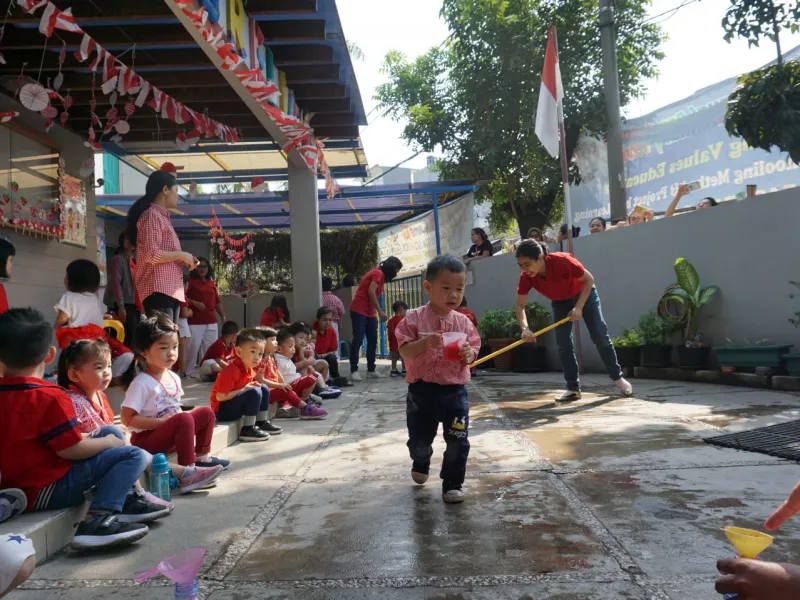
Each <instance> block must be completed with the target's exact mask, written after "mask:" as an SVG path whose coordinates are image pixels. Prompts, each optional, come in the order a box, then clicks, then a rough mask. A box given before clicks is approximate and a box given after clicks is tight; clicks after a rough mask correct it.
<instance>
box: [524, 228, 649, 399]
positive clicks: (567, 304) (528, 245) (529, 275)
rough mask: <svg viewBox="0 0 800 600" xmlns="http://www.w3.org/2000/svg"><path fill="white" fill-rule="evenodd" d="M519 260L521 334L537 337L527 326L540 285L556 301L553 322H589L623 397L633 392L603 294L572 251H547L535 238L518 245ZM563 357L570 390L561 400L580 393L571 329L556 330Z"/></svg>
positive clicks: (590, 330) (540, 289)
mask: <svg viewBox="0 0 800 600" xmlns="http://www.w3.org/2000/svg"><path fill="white" fill-rule="evenodd" d="M516 256H517V264H519V268H520V269H521V270H522V274H521V275H520V277H519V284H518V286H517V321H518V322H519V326H520V329H522V337H523V338H525V339H528V340H529V341H531V342H535V341H536V338H535V337H533V333H532V332H531V330H530V329H529V328H528V318H527V316H526V315H525V305H526V304H527V302H528V293H529V292H530V291H531V290H533V289H535V290H536V291H537V292H539V293H540V294H542V296H544V297H545V298H547V299H549V300H550V301H551V302H552V306H553V320H554V321H561V320H562V319H564V318H566V317H569V318H570V319H571V320H572V321H580V320H581V318H583V319H584V320H585V321H586V327H587V329H588V330H589V335H590V336H591V338H592V342H594V345H595V346H596V347H597V351H598V352H599V353H600V358H602V359H603V363H604V364H605V366H606V371H607V372H608V375H609V377H611V379H612V380H613V381H614V383H616V384H617V387H618V388H619V390H620V392H622V394H623V395H624V396H630V395H631V394H632V393H633V388H632V387H631V384H630V383H628V382H627V381H626V380H625V379H624V378H623V377H622V369H621V368H620V366H619V363H618V362H617V353H616V351H615V350H614V345H613V344H612V343H611V338H610V337H609V336H608V327H607V326H606V322H605V321H604V320H603V311H602V310H601V308H600V296H598V295H597V289H596V288H595V287H594V277H592V274H591V273H589V271H587V270H586V269H585V268H584V266H583V265H582V264H581V263H580V262H579V261H578V259H576V258H575V257H574V256H572V255H571V254H567V253H565V252H553V253H552V254H548V253H547V248H545V246H544V245H543V244H540V243H539V242H537V241H535V240H523V241H522V243H521V244H520V245H519V248H517V253H516ZM556 342H557V343H558V356H559V358H560V359H561V367H562V368H563V369H564V379H565V380H566V381H567V391H566V392H564V393H563V394H562V395H561V397H560V398H559V400H560V401H562V402H572V401H574V400H579V399H580V397H581V385H580V381H579V379H578V359H577V357H576V356H575V348H574V347H573V344H572V327H559V328H557V329H556Z"/></svg>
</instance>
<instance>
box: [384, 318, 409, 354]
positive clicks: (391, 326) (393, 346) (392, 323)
mask: <svg viewBox="0 0 800 600" xmlns="http://www.w3.org/2000/svg"><path fill="white" fill-rule="evenodd" d="M404 318H405V317H399V316H397V315H395V316H393V317H392V318H391V319H389V322H388V323H387V324H386V328H387V329H388V330H389V351H390V352H399V348H398V346H397V336H396V335H395V334H394V331H395V329H397V326H398V325H399V324H400V321H402V320H403V319H404Z"/></svg>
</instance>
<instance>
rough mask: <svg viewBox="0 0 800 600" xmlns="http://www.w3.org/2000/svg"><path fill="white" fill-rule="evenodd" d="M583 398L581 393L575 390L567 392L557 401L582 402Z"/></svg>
mask: <svg viewBox="0 0 800 600" xmlns="http://www.w3.org/2000/svg"><path fill="white" fill-rule="evenodd" d="M581 398H582V396H581V393H580V392H577V391H575V390H565V391H564V393H563V394H561V395H560V396H559V397H558V398H556V400H557V401H558V402H575V400H580V399H581Z"/></svg>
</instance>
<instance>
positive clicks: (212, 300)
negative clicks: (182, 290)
mask: <svg viewBox="0 0 800 600" xmlns="http://www.w3.org/2000/svg"><path fill="white" fill-rule="evenodd" d="M186 297H187V298H188V299H189V300H194V301H195V302H202V303H203V304H205V307H206V309H205V310H199V309H198V308H196V307H194V306H193V307H192V312H193V314H192V316H191V317H189V325H216V323H217V315H216V314H215V309H216V308H217V304H219V303H220V302H219V291H217V286H216V285H214V282H213V281H211V280H210V279H206V280H205V281H203V280H201V279H197V278H196V277H191V278H190V279H189V292H188V293H187V294H186Z"/></svg>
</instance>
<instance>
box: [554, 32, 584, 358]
mask: <svg viewBox="0 0 800 600" xmlns="http://www.w3.org/2000/svg"><path fill="white" fill-rule="evenodd" d="M553 42H554V44H555V47H556V56H558V33H557V31H556V26H555V25H553ZM558 134H559V135H558V137H559V154H560V155H561V183H562V186H563V188H564V214H565V215H566V217H567V247H568V249H569V253H570V254H572V255H573V256H575V246H574V244H573V241H572V204H571V203H570V199H569V159H568V157H567V134H566V129H565V128H564V100H563V98H561V99H558ZM574 331H575V350H576V352H575V354H576V356H577V357H578V371H579V372H580V373H583V352H581V326H580V321H575V322H574Z"/></svg>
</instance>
